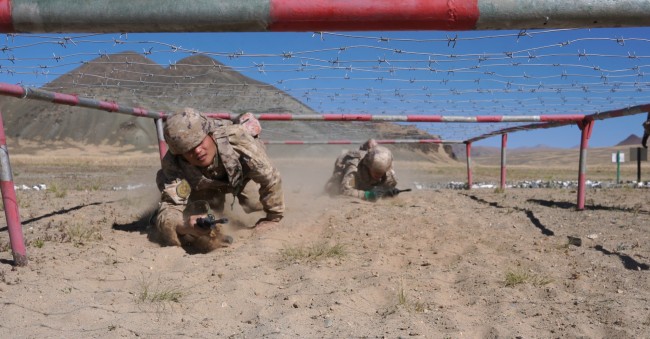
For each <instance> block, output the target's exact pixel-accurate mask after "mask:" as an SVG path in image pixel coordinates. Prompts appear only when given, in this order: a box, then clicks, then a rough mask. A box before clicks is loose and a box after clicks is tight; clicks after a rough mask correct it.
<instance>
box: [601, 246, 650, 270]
mask: <svg viewBox="0 0 650 339" xmlns="http://www.w3.org/2000/svg"><path fill="white" fill-rule="evenodd" d="M594 249H596V250H597V251H600V252H603V254H605V255H615V256H618V258H619V259H621V261H622V262H623V267H625V268H626V269H628V270H634V271H647V270H648V269H650V266H648V264H642V263H639V262H638V261H636V260H634V258H632V257H630V256H629V255H626V254H621V253H616V252H610V251H608V250H606V249H605V248H603V246H601V245H596V246H594Z"/></svg>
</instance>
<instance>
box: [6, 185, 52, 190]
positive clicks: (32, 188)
mask: <svg viewBox="0 0 650 339" xmlns="http://www.w3.org/2000/svg"><path fill="white" fill-rule="evenodd" d="M46 189H47V186H46V185H45V184H38V185H33V186H27V185H25V184H22V185H20V186H16V185H14V190H16V191H30V190H34V191H44V190H46Z"/></svg>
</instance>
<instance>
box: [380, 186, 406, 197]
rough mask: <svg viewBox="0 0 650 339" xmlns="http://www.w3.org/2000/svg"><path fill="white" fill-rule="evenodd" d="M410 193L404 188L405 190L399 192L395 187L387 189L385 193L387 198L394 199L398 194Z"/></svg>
mask: <svg viewBox="0 0 650 339" xmlns="http://www.w3.org/2000/svg"><path fill="white" fill-rule="evenodd" d="M410 191H411V189H410V188H405V189H403V190H401V189H399V188H397V187H395V188H393V189H389V190H388V191H386V195H387V196H389V197H395V196H397V195H398V194H400V193H402V192H410Z"/></svg>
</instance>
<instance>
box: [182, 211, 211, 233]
mask: <svg viewBox="0 0 650 339" xmlns="http://www.w3.org/2000/svg"><path fill="white" fill-rule="evenodd" d="M207 216H208V215H207V214H195V215H190V217H189V218H188V219H187V220H186V224H185V227H186V228H187V229H188V230H191V232H190V233H191V234H192V235H196V236H202V235H206V234H210V229H209V228H208V229H204V228H201V227H199V226H198V225H197V224H196V219H198V218H205V217H207Z"/></svg>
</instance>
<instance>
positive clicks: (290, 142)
mask: <svg viewBox="0 0 650 339" xmlns="http://www.w3.org/2000/svg"><path fill="white" fill-rule="evenodd" d="M366 141H367V140H262V142H263V143H264V144H266V145H357V144H363V143H364V142H366ZM375 141H376V142H377V143H378V144H383V145H394V144H462V143H463V142H462V141H460V140H442V139H375Z"/></svg>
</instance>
